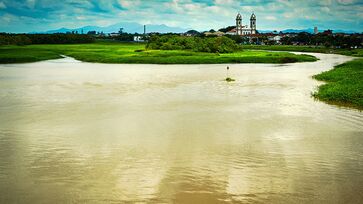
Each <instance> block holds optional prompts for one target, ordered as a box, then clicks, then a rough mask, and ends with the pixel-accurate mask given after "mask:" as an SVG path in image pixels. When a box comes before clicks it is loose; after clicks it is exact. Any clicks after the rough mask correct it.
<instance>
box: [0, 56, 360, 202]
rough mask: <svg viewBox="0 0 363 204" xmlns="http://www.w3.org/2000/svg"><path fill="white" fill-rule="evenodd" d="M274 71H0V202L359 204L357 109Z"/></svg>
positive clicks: (295, 72) (71, 66) (312, 66)
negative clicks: (318, 94)
mask: <svg viewBox="0 0 363 204" xmlns="http://www.w3.org/2000/svg"><path fill="white" fill-rule="evenodd" d="M312 55H315V56H317V57H318V58H320V60H319V61H317V62H309V63H296V64H285V65H278V64H275V65H271V64H230V65H228V66H230V73H229V75H230V76H231V77H232V78H234V79H236V81H235V82H232V83H227V82H225V81H223V79H224V78H225V77H226V75H227V73H226V69H225V68H226V66H227V65H116V64H115V65H110V64H108V65H107V64H92V63H83V62H79V61H76V60H73V59H71V58H65V59H60V60H51V61H44V62H38V63H28V64H14V65H0V203H37V204H39V203H125V202H128V203H136V202H137V203H344V204H345V203H361V202H363V193H362V192H363V112H360V111H357V110H354V109H349V108H341V107H337V106H333V105H328V104H326V103H323V102H320V101H316V100H314V99H313V98H312V97H311V92H313V91H314V90H315V89H316V87H317V86H318V85H319V84H321V82H318V81H315V80H313V79H312V78H311V76H312V75H314V74H317V73H320V72H321V71H324V70H329V69H331V68H332V67H333V66H334V65H337V64H340V63H343V62H346V61H348V60H351V58H350V57H346V56H340V55H325V54H312Z"/></svg>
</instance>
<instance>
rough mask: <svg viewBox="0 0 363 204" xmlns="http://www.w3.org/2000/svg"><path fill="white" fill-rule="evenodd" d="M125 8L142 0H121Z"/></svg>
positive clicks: (137, 4)
mask: <svg viewBox="0 0 363 204" xmlns="http://www.w3.org/2000/svg"><path fill="white" fill-rule="evenodd" d="M119 2H120V4H121V6H122V7H123V8H133V7H136V6H139V5H140V4H141V2H140V0H119Z"/></svg>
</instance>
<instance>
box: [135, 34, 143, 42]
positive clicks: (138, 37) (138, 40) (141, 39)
mask: <svg viewBox="0 0 363 204" xmlns="http://www.w3.org/2000/svg"><path fill="white" fill-rule="evenodd" d="M134 41H135V42H145V40H144V38H143V37H142V36H140V35H136V36H134Z"/></svg>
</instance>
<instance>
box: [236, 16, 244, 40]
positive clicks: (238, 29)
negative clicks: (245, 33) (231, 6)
mask: <svg viewBox="0 0 363 204" xmlns="http://www.w3.org/2000/svg"><path fill="white" fill-rule="evenodd" d="M242 27H243V26H242V16H241V14H240V13H238V15H237V17H236V32H237V35H242Z"/></svg>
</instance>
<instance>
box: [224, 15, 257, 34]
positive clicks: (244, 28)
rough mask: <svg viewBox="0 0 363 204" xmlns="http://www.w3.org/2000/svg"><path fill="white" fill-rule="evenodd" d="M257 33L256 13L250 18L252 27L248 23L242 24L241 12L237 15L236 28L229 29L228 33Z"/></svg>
mask: <svg viewBox="0 0 363 204" xmlns="http://www.w3.org/2000/svg"><path fill="white" fill-rule="evenodd" d="M256 33H257V29H256V15H255V14H254V13H252V15H251V18H250V28H248V25H245V26H243V24H242V15H241V14H240V13H238V14H237V17H236V28H234V29H232V30H230V31H228V32H227V33H226V34H227V35H240V36H248V35H254V34H256Z"/></svg>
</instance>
